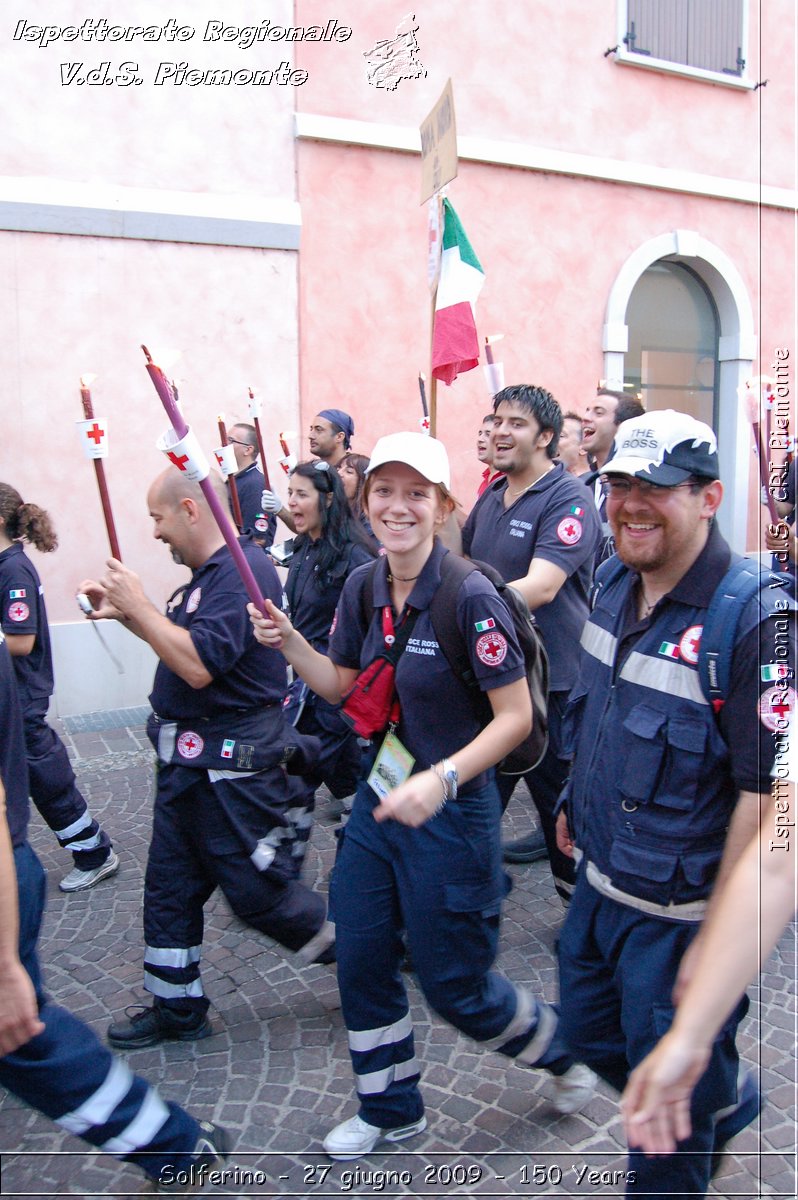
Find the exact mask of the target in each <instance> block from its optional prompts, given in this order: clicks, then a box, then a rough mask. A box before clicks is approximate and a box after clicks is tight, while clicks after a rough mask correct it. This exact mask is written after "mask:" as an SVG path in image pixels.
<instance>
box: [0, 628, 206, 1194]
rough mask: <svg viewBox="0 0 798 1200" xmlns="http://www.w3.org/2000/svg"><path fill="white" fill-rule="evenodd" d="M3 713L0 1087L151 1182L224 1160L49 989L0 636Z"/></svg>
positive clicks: (38, 887) (24, 769)
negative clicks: (56, 1001)
mask: <svg viewBox="0 0 798 1200" xmlns="http://www.w3.org/2000/svg"><path fill="white" fill-rule="evenodd" d="M0 715H2V720H0V1055H2V1058H0V1085H2V1086H3V1087H5V1088H7V1089H8V1091H10V1092H11V1093H12V1094H13V1095H15V1096H18V1097H19V1099H20V1100H23V1101H25V1103H26V1104H29V1105H30V1106H31V1107H32V1108H35V1109H36V1110H37V1111H38V1112H41V1113H44V1115H45V1116H47V1117H51V1118H52V1120H54V1121H55V1122H56V1123H57V1124H58V1125H60V1126H62V1128H64V1129H65V1130H67V1131H68V1132H69V1133H74V1134H77V1136H78V1137H81V1138H83V1139H84V1140H85V1141H86V1142H88V1143H89V1144H90V1145H92V1146H96V1147H97V1148H98V1149H101V1150H105V1151H106V1152H107V1153H109V1154H114V1155H116V1156H117V1157H118V1158H121V1159H124V1160H125V1161H127V1162H133V1163H136V1164H137V1165H138V1166H139V1167H141V1169H142V1170H143V1171H145V1172H146V1174H147V1175H149V1176H150V1178H151V1179H153V1180H155V1181H158V1180H159V1179H161V1178H162V1177H163V1178H166V1177H167V1175H168V1177H171V1178H175V1177H176V1173H177V1172H179V1171H180V1172H182V1171H185V1170H187V1169H188V1168H190V1167H192V1166H193V1167H195V1168H197V1167H206V1166H207V1167H208V1168H211V1167H216V1166H221V1164H222V1160H223V1158H224V1157H226V1152H227V1146H228V1136H227V1134H226V1132H225V1131H224V1130H223V1129H220V1128H218V1127H216V1126H213V1125H210V1124H208V1123H207V1122H199V1121H197V1120H196V1119H195V1118H194V1117H192V1116H191V1115H190V1114H189V1113H187V1112H186V1111H185V1110H184V1109H182V1108H181V1107H180V1105H178V1104H175V1103H173V1102H172V1101H164V1100H162V1099H161V1097H160V1096H159V1095H158V1093H157V1092H156V1091H155V1089H154V1088H152V1087H150V1085H149V1084H148V1083H147V1082H146V1081H145V1080H144V1079H142V1078H141V1077H140V1076H138V1075H134V1074H133V1073H132V1072H131V1071H130V1070H129V1069H128V1067H127V1066H125V1064H124V1063H123V1062H121V1061H120V1060H119V1059H118V1058H116V1057H115V1056H114V1055H113V1054H111V1052H110V1050H108V1049H107V1047H105V1046H103V1045H102V1043H101V1042H100V1041H99V1040H98V1039H97V1037H96V1036H95V1034H94V1033H93V1031H92V1030H91V1029H90V1028H89V1027H88V1025H84V1023H83V1022H82V1021H79V1020H78V1019H77V1017H73V1016H72V1014H71V1013H70V1012H67V1010H66V1009H64V1008H60V1007H59V1006H58V1005H57V1004H53V1003H52V1001H51V1000H49V999H48V998H47V996H46V995H45V992H44V988H43V984H42V977H41V970H40V967H39V961H38V954H37V942H38V939H39V930H40V927H41V922H42V914H43V912H44V898H45V892H46V877H45V873H44V870H43V868H42V865H41V863H40V862H39V860H38V858H37V857H36V855H35V854H34V852H33V850H32V849H31V847H30V845H29V844H28V840H27V831H28V766H27V759H26V754H25V741H24V738H23V734H22V716H21V712H20V707H19V700H18V698H17V694H16V684H15V682H14V672H13V670H12V666H11V658H10V656H9V653H8V647H7V646H6V645H5V640H4V638H3V635H2V633H0Z"/></svg>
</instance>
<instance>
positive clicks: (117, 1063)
mask: <svg viewBox="0 0 798 1200" xmlns="http://www.w3.org/2000/svg"><path fill="white" fill-rule="evenodd" d="M132 1086H133V1073H132V1071H131V1070H130V1069H129V1068H128V1067H126V1066H125V1064H124V1063H123V1062H122V1061H121V1059H118V1058H114V1059H112V1060H111V1066H110V1068H109V1071H108V1074H107V1075H106V1077H105V1079H104V1080H103V1082H102V1083H101V1084H100V1086H99V1087H98V1088H97V1090H96V1091H95V1092H93V1093H92V1094H91V1096H89V1098H88V1100H84V1101H83V1103H82V1104H81V1105H80V1107H79V1108H76V1109H75V1110H74V1112H70V1113H65V1114H64V1116H62V1117H56V1124H58V1125H60V1126H61V1127H62V1129H67V1130H68V1131H69V1132H70V1133H75V1134H77V1135H78V1136H80V1135H81V1134H84V1133H86V1131H87V1130H89V1129H93V1128H95V1127H96V1126H99V1125H105V1124H106V1123H107V1121H108V1118H109V1117H110V1116H111V1113H112V1112H113V1111H114V1109H115V1108H116V1107H117V1105H118V1104H120V1103H121V1102H122V1101H123V1100H124V1098H125V1096H126V1095H127V1094H128V1092H129V1091H130V1089H131V1087H132Z"/></svg>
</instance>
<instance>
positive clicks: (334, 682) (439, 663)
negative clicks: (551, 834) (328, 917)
mask: <svg viewBox="0 0 798 1200" xmlns="http://www.w3.org/2000/svg"><path fill="white" fill-rule="evenodd" d="M365 498H366V506H367V511H368V516H369V520H370V522H371V525H372V527H373V529H374V533H375V535H376V536H377V537H378V538H379V540H380V542H381V543H382V545H383V546H384V548H385V552H386V553H385V556H384V557H381V558H380V559H378V560H377V563H376V565H373V564H372V565H367V566H364V567H360V568H358V570H356V571H354V572H353V573H352V575H351V576H350V577H349V579H348V580H347V582H346V585H345V587H344V590H343V593H342V596H341V600H340V603H339V605H338V609H337V614H336V622H335V626H334V629H333V632H332V637H331V640H330V651H329V657H327V656H325V655H322V654H319V653H318V652H316V651H315V650H313V649H312V648H311V647H310V646H309V645H308V644H307V642H306V641H305V640H304V639H303V638H302V637H301V635H300V634H298V633H297V632H296V630H294V628H293V627H292V625H291V623H290V621H289V620H288V618H287V617H286V616H285V614H283V613H281V612H279V611H278V610H277V609H276V608H274V606H272V605H270V606H269V616H268V617H267V618H264V617H262V616H261V615H259V614H258V612H257V610H256V609H255V608H254V606H250V614H251V616H252V621H253V625H254V627H255V636H256V637H257V638H258V640H259V641H262V642H263V643H264V644H266V645H270V646H273V647H278V648H279V649H281V650H282V651H283V653H284V654H285V657H286V658H287V659H288V661H289V662H290V663H291V665H292V666H293V667H294V670H295V671H296V672H297V673H298V674H299V675H300V676H301V677H302V678H303V679H304V680H305V681H306V682H307V683H308V684H309V685H310V687H311V688H313V690H314V691H316V692H318V693H319V694H320V695H321V696H323V697H324V698H325V699H326V700H328V701H331V702H336V701H338V700H340V699H341V698H342V697H346V696H347V693H349V692H350V689H352V688H353V685H355V682H356V680H357V679H358V676H359V675H360V674H361V673H362V672H363V671H364V670H366V669H368V668H369V667H370V666H371V665H372V664H374V663H375V661H377V660H379V659H380V657H381V656H385V655H386V654H388V655H389V656H390V655H393V656H394V657H395V658H396V668H395V679H394V681H393V682H394V687H393V689H389V694H388V695H387V696H386V703H385V708H384V711H383V713H382V714H381V716H378V717H377V718H376V720H375V721H374V722H373V724H375V725H376V727H377V728H376V731H375V733H374V735H373V737H372V739H371V743H370V748H369V750H368V752H367V753H366V755H365V757H364V769H363V774H362V778H361V782H360V784H359V787H358V790H357V793H356V796H355V802H354V808H353V812H352V816H351V817H350V820H349V824H348V825H347V827H346V830H345V835H344V838H343V841H342V844H341V847H340V852H339V856H338V860H337V862H336V866H335V870H334V872H333V879H332V883H331V908H332V910H333V912H334V919H335V922H336V945H337V958H338V983H339V987H340V991H341V1001H342V1008H343V1014H344V1020H345V1022H346V1026H347V1030H348V1033H349V1049H350V1054H351V1058H352V1065H353V1069H354V1073H355V1083H356V1088H357V1094H358V1099H359V1101H360V1107H359V1111H358V1113H357V1115H356V1116H353V1117H351V1118H349V1119H348V1120H346V1121H344V1122H342V1124H340V1125H338V1126H336V1127H335V1129H333V1130H332V1131H331V1132H330V1133H329V1134H328V1135H327V1137H326V1138H325V1139H324V1149H325V1150H326V1151H327V1153H328V1154H329V1155H330V1156H331V1157H332V1158H336V1159H343V1160H347V1159H355V1158H359V1157H361V1156H362V1155H364V1154H368V1153H369V1152H370V1151H371V1150H373V1149H374V1147H375V1146H376V1145H377V1143H378V1142H381V1141H402V1140H404V1139H405V1138H407V1137H411V1136H412V1135H413V1134H416V1133H419V1132H421V1131H422V1130H423V1129H424V1128H425V1125H426V1120H425V1118H424V1105H423V1101H422V1098H421V1092H420V1090H419V1086H418V1085H419V1065H418V1063H417V1061H416V1059H415V1055H414V1048H413V1030H412V1024H411V1020H410V1013H409V1008H408V1000H407V994H406V992H405V988H404V984H403V982H402V978H401V974H400V970H399V967H400V963H401V960H402V955H403V943H402V937H401V934H402V931H403V930H404V931H405V934H406V938H407V943H408V947H409V950H410V954H411V956H412V961H413V967H414V970H415V972H416V975H417V977H418V981H419V984H420V986H421V988H422V990H423V992H424V994H425V996H426V998H427V1000H428V1001H429V1003H430V1005H431V1006H432V1007H433V1008H434V1009H435V1010H436V1011H437V1012H438V1013H439V1014H440V1015H441V1016H442V1017H443V1018H444V1019H446V1020H448V1021H449V1022H451V1024H453V1025H454V1026H455V1027H456V1028H457V1029H459V1030H460V1031H461V1032H463V1033H465V1034H467V1035H469V1036H471V1037H473V1038H474V1039H475V1040H477V1041H480V1042H483V1043H485V1044H486V1045H487V1046H489V1047H490V1049H492V1050H497V1051H499V1052H500V1053H502V1054H505V1055H507V1056H508V1057H511V1058H514V1059H516V1060H517V1061H518V1062H520V1063H522V1064H524V1065H527V1066H534V1067H543V1068H546V1069H547V1070H548V1071H550V1072H551V1074H552V1075H554V1076H555V1081H556V1087H555V1101H554V1102H555V1105H556V1107H557V1108H558V1109H559V1110H560V1111H562V1112H573V1111H576V1109H577V1108H579V1107H581V1105H582V1104H583V1103H584V1102H585V1101H586V1100H587V1099H589V1097H590V1095H591V1094H592V1088H593V1076H592V1074H591V1072H589V1071H588V1070H587V1068H585V1067H583V1066H582V1065H580V1064H575V1063H574V1062H573V1060H572V1059H571V1057H570V1056H569V1054H568V1051H567V1048H566V1047H565V1045H564V1043H563V1042H562V1040H561V1038H560V1037H559V1036H558V1034H557V1017H556V1015H555V1013H554V1011H553V1009H551V1008H550V1007H549V1006H548V1005H546V1004H545V1003H542V1002H540V1001H536V1000H535V999H534V998H533V997H532V996H531V995H530V994H529V993H527V992H526V991H524V990H523V989H521V988H519V987H516V986H515V985H514V984H512V983H511V982H510V981H509V980H508V979H506V978H505V977H504V976H503V975H501V974H500V973H499V972H498V971H495V970H494V969H493V963H494V960H495V957H496V950H497V944H498V934H499V914H500V908H501V901H502V897H503V895H504V892H505V878H504V875H503V872H502V868H501V850H500V838H499V822H500V815H501V808H500V803H499V797H498V793H497V791H496V786H495V783H494V777H493V766H494V765H495V764H496V763H497V762H499V761H500V760H501V759H502V758H503V757H504V756H505V755H506V754H507V753H508V752H509V751H510V750H511V749H513V748H514V747H515V746H516V745H518V743H519V742H520V741H521V740H522V739H523V738H524V737H525V736H526V734H527V733H528V731H529V728H530V722H531V706H530V700H529V694H528V689H527V685H526V680H525V668H524V661H523V656H522V654H521V651H520V648H519V645H518V641H517V639H516V636H515V631H514V627H513V621H512V617H511V615H510V613H509V611H508V609H507V607H506V605H505V603H504V601H503V600H502V599H501V598H500V597H499V595H498V594H497V592H496V591H495V589H494V588H493V586H492V584H490V583H489V581H488V580H487V579H486V578H485V577H484V576H483V575H482V574H481V572H479V571H473V572H472V573H470V574H469V575H468V576H467V577H466V579H465V580H464V581H463V583H462V584H461V586H460V589H459V593H458V597H457V625H458V628H459V630H460V633H461V634H462V637H463V640H464V641H465V643H466V646H467V647H468V651H469V657H470V660H471V666H472V670H473V673H474V676H475V678H476V680H477V682H478V684H479V687H480V689H481V690H482V691H483V692H485V693H486V694H487V697H488V700H489V702H490V707H491V710H492V713H493V717H492V720H490V721H489V722H488V724H487V725H485V726H484V728H483V727H482V724H481V722H480V721H479V719H478V717H477V716H476V714H475V709H474V706H473V703H472V699H471V695H470V692H469V689H468V687H467V686H466V685H465V684H464V683H463V682H462V680H461V679H460V678H459V677H458V676H456V675H455V673H454V672H453V670H452V668H451V667H450V665H449V663H448V661H447V660H446V658H445V657H444V654H443V651H442V650H441V647H440V646H439V644H438V640H437V637H436V634H435V629H434V627H433V624H432V618H431V613H430V605H431V602H432V599H433V597H434V595H435V591H436V589H437V587H438V586H439V585H440V581H441V569H442V562H443V560H444V558H445V556H446V554H447V553H448V552H447V550H446V549H445V548H444V547H443V546H442V545H441V544H440V542H439V541H437V539H436V533H437V532H438V531H439V530H440V528H441V527H442V526H443V524H444V523H445V522H446V520H447V518H448V516H449V513H450V512H451V511H452V507H453V501H452V498H451V495H450V492H449V463H448V459H447V456H446V450H445V448H444V446H443V444H442V443H441V442H439V441H437V440H436V439H435V438H431V437H427V436H425V435H424V434H420V433H395V434H390V435H388V436H387V437H384V438H381V439H380V440H379V441H378V442H377V445H376V446H375V448H374V452H373V454H372V457H371V462H370V465H369V470H368V478H367V482H366V489H365ZM400 647H401V652H400V653H399V654H398V656H397V650H398V649H399V648H400ZM378 686H379V685H378V683H377V681H376V680H374V681H373V687H372V688H371V689H369V688H366V689H365V691H366V693H367V696H366V700H367V701H369V700H370V699H371V697H372V696H373V694H374V692H375V691H376V690H377V688H378ZM358 695H359V689H358V688H355V690H354V692H353V693H352V696H351V697H350V698H349V699H348V700H347V701H346V711H348V712H349V713H350V714H351V715H352V716H353V718H354V717H356V716H357V714H358V710H359V707H360V706H359V702H358V699H357V697H358ZM363 719H365V718H363Z"/></svg>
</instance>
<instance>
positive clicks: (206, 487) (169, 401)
mask: <svg viewBox="0 0 798 1200" xmlns="http://www.w3.org/2000/svg"><path fill="white" fill-rule="evenodd" d="M141 348H142V350H143V351H144V354H145V356H146V359H147V373H148V375H149V377H150V379H151V380H152V383H153V387H154V388H155V390H156V392H157V393H158V395H159V396H160V398H161V403H162V404H163V406H164V409H165V410H166V415H167V417H168V418H169V421H170V423H171V425H172V429H173V430H174V433H175V441H174V443H173V448H172V449H171V450H169V449H167V447H166V445H165V444H163V443H162V444H160V448H161V449H162V450H164V451H165V452H166V457H167V458H168V459H169V460H170V462H172V463H174V465H175V466H176V467H177V469H178V470H179V471H186V470H187V467H188V466H189V463H190V458H191V456H190V454H186V453H185V450H184V443H185V442H186V439H189V440H190V439H191V438H193V434H191V432H190V430H189V428H188V426H187V425H186V422H185V421H184V420H183V416H182V414H181V412H180V409H179V408H178V406H177V403H176V401H175V395H174V391H173V389H172V385H171V384H170V383H169V380H168V379H167V378H166V376H165V375H164V373H163V371H162V370H161V368H160V367H158V366H156V364H155V363H154V362H153V361H152V355H151V354H150V352H149V350H148V349H147V347H146V346H142V347H141ZM208 471H209V468H208V467H207V464H205V473H204V476H203V477H202V478H200V476H199V474H194V475H193V478H195V479H196V480H197V482H198V483H199V485H200V487H201V488H202V494H203V495H204V497H205V499H206V500H207V501H208V506H209V507H210V510H211V512H212V513H213V516H214V520H215V521H216V524H217V525H218V526H219V529H220V531H221V534H222V537H223V538H224V540H225V542H226V543H227V546H228V549H229V550H230V553H231V554H232V556H233V561H234V562H235V564H236V567H237V568H238V573H239V575H240V576H241V578H242V580H243V581H244V587H245V588H246V589H247V595H248V596H249V598H250V600H251V601H252V603H253V604H254V605H255V606H256V607H257V608H258V609H260V611H261V612H262V613H263V614H264V616H265V615H266V608H265V605H264V602H263V596H262V595H261V594H260V588H259V587H258V583H257V580H256V579H255V576H254V575H253V574H252V570H251V568H250V565H249V563H248V562H247V560H246V558H245V557H244V552H243V551H242V549H241V547H240V545H239V544H238V534H237V532H236V529H235V527H234V526H233V522H232V521H231V520H230V518H229V517H228V515H227V513H226V512H225V511H224V509H223V508H222V506H221V504H220V503H219V500H218V498H217V496H216V493H215V491H214V490H213V484H212V483H211V481H210V477H209V473H208Z"/></svg>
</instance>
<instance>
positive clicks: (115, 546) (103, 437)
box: [78, 375, 122, 562]
mask: <svg viewBox="0 0 798 1200" xmlns="http://www.w3.org/2000/svg"><path fill="white" fill-rule="evenodd" d="M94 378H95V377H94V375H82V376H81V378H80V399H81V403H82V405H83V416H84V420H83V421H80V422H78V424H79V425H80V431H81V440H82V443H83V449H84V451H85V453H86V454H87V456H88V457H89V458H91V460H92V461H93V463H94V473H95V475H96V476H97V489H98V491H99V493H100V503H101V504H102V509H103V517H104V518H105V528H106V530H107V531H108V543H109V545H110V547H111V557H112V558H116V559H118V560H119V562H121V561H122V555H121V553H120V550H119V539H118V538H117V536H116V525H115V524H114V514H113V512H112V511H111V497H110V496H109V494H108V484H107V483H106V480H105V463H104V462H103V458H105V457H106V456H107V454H108V425H107V422H106V421H104V420H97V419H96V418H95V416H94V408H93V406H92V402H91V392H90V391H89V384H90V383H91V381H92V379H94Z"/></svg>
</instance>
